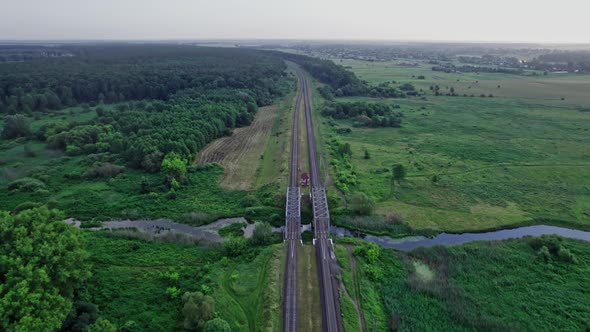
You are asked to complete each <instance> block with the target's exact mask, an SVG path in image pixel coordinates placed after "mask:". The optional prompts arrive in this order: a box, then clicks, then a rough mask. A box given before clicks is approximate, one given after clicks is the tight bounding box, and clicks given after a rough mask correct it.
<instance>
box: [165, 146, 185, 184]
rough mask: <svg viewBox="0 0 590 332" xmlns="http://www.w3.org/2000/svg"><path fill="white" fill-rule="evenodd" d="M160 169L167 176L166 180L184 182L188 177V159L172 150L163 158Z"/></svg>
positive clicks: (168, 181)
mask: <svg viewBox="0 0 590 332" xmlns="http://www.w3.org/2000/svg"><path fill="white" fill-rule="evenodd" d="M160 170H161V171H162V173H164V175H165V176H166V182H167V183H171V182H172V180H176V181H178V182H183V181H184V179H185V177H186V161H185V160H184V159H182V158H180V156H179V155H178V154H177V153H175V152H170V153H168V154H167V155H166V157H164V160H162V166H161V167H160Z"/></svg>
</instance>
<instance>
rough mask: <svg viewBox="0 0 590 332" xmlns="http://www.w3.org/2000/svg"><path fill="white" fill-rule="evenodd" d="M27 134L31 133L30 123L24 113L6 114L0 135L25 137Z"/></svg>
mask: <svg viewBox="0 0 590 332" xmlns="http://www.w3.org/2000/svg"><path fill="white" fill-rule="evenodd" d="M29 135H31V125H30V124H29V121H28V120H27V118H26V117H25V116H24V115H22V114H15V115H8V116H6V118H5V119H4V129H3V130H2V137H4V138H16V137H27V136H29Z"/></svg>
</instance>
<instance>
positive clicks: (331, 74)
mask: <svg viewBox="0 0 590 332" xmlns="http://www.w3.org/2000/svg"><path fill="white" fill-rule="evenodd" d="M273 53H274V54H276V55H277V56H280V57H282V58H283V59H286V60H289V61H292V62H295V63H296V64H298V65H300V66H301V67H303V69H305V70H306V71H308V72H309V73H310V74H311V75H312V76H313V77H315V78H316V79H317V80H318V81H320V82H322V83H325V84H326V85H327V86H326V87H325V88H324V89H323V91H322V94H331V95H332V96H338V97H340V96H354V95H363V94H366V93H367V90H368V86H367V83H366V82H363V81H361V80H360V79H359V78H358V77H356V75H355V74H354V73H352V72H350V71H348V70H346V69H345V68H344V67H342V66H340V65H337V64H335V63H334V62H332V61H330V60H324V59H319V58H313V57H309V56H305V55H299V54H292V53H283V52H273Z"/></svg>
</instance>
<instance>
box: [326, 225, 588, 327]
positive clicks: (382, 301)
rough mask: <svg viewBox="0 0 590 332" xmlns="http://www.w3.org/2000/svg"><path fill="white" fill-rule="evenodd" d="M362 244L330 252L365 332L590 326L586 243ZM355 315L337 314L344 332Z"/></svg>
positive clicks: (556, 239) (551, 239)
mask: <svg viewBox="0 0 590 332" xmlns="http://www.w3.org/2000/svg"><path fill="white" fill-rule="evenodd" d="M363 246H366V244H363V245H361V247H359V246H356V247H355V246H348V248H347V249H345V247H344V245H339V246H337V250H336V254H337V256H338V261H339V263H340V266H341V267H342V268H343V281H344V284H345V285H346V288H347V289H348V292H349V293H351V294H352V298H353V299H354V300H355V301H356V302H357V303H359V305H358V307H359V308H360V313H361V314H362V315H361V317H362V319H361V320H362V324H363V325H364V326H365V329H367V330H369V331H372V330H378V331H381V330H385V329H386V328H387V326H395V327H396V328H397V329H396V330H398V331H482V330H484V331H541V330H543V331H551V330H556V329H558V330H564V331H565V330H567V331H580V330H585V329H587V328H588V327H589V325H588V321H589V319H590V317H589V316H588V312H587V310H585V308H587V307H588V305H590V302H589V298H588V296H587V294H586V293H587V292H586V290H585V286H584V285H586V284H587V283H588V281H589V280H588V263H589V259H590V251H589V249H590V247H589V246H588V245H587V243H585V242H582V241H576V240H567V239H561V238H559V237H552V236H549V237H546V236H545V237H541V238H531V237H528V238H525V239H519V240H507V241H499V242H473V243H469V244H465V245H461V246H453V247H441V246H437V247H431V248H420V249H417V250H414V251H412V252H410V253H401V252H395V251H392V250H386V249H380V250H379V248H377V251H373V254H372V255H371V256H367V255H366V254H363V250H359V248H362V247H363ZM543 248H545V249H543ZM546 249H547V250H546ZM545 250H546V251H545ZM346 251H348V252H349V253H348V254H347V253H346ZM543 252H545V254H543ZM369 257H370V258H369ZM351 289H352V290H353V291H351ZM344 300H345V299H344ZM344 300H343V299H341V301H344ZM355 316H356V315H353V314H350V313H349V314H348V315H345V316H344V319H345V322H347V321H348V322H349V326H350V327H352V326H354V324H356V321H355V318H356V317H355ZM347 330H350V331H355V330H357V329H353V328H349V329H347Z"/></svg>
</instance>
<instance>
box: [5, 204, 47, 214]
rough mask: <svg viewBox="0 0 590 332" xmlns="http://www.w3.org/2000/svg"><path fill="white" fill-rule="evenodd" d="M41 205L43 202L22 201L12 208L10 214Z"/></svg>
mask: <svg viewBox="0 0 590 332" xmlns="http://www.w3.org/2000/svg"><path fill="white" fill-rule="evenodd" d="M41 205H43V204H41V203H38V202H22V203H20V204H19V205H17V206H16V207H15V208H14V209H13V210H12V214H17V213H19V212H21V211H24V210H29V209H34V208H38V207H40V206H41Z"/></svg>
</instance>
